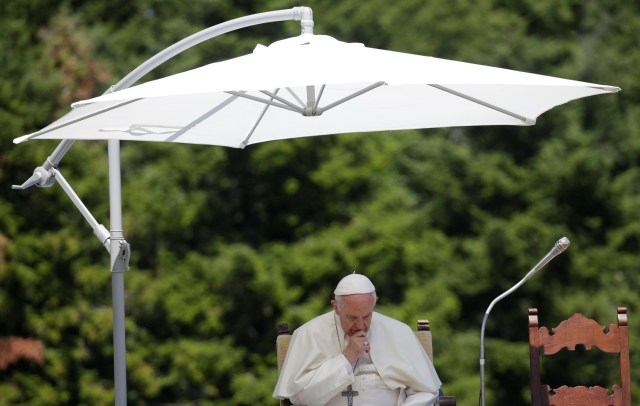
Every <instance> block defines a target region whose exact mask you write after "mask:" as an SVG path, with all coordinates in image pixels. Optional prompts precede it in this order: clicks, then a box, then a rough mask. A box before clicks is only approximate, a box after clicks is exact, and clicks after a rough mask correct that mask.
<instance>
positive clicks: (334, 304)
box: [331, 299, 340, 314]
mask: <svg viewBox="0 0 640 406" xmlns="http://www.w3.org/2000/svg"><path fill="white" fill-rule="evenodd" d="M331 306H333V310H335V311H336V313H338V314H340V308H339V307H338V302H337V301H336V300H335V299H333V300H332V301H331Z"/></svg>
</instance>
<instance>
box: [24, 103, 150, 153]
mask: <svg viewBox="0 0 640 406" xmlns="http://www.w3.org/2000/svg"><path fill="white" fill-rule="evenodd" d="M138 100H142V98H138V99H132V100H127V101H124V102H122V103H119V104H116V105H114V106H110V107H107V108H105V109H102V110H98V111H94V112H93V113H90V114H87V115H86V116H82V117H78V118H76V119H75V120H71V121H69V122H66V123H64V124H60V125H57V126H55V127H51V128H44V129H42V130H40V131H38V132H35V133H33V134H29V135H27V136H24V137H21V138H20V142H22V141H28V140H30V139H32V138H35V137H38V136H40V135H43V134H46V133H48V132H51V131H54V130H58V129H60V128H64V127H66V126H68V125H71V124H75V123H77V122H80V121H82V120H86V119H88V118H91V117H94V116H97V115H100V114H102V113H106V112H107V111H110V110H114V109H117V108H119V107H122V106H126V105H127V104H131V103H133V102H137V101H138Z"/></svg>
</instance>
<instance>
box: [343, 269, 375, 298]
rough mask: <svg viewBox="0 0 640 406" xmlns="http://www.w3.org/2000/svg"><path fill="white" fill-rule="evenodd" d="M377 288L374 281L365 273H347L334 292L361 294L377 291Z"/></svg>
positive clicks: (344, 294)
mask: <svg viewBox="0 0 640 406" xmlns="http://www.w3.org/2000/svg"><path fill="white" fill-rule="evenodd" d="M375 291H376V288H375V286H373V283H371V281H370V280H369V278H367V277H366V276H364V275H360V274H357V273H353V274H351V275H347V276H345V277H344V278H342V280H341V281H340V282H339V283H338V286H336V290H334V291H333V293H334V294H335V295H336V296H346V295H361V294H364V293H372V292H375Z"/></svg>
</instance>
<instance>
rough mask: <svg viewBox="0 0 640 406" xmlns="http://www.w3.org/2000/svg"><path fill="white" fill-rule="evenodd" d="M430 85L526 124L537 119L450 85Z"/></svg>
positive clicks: (531, 123) (532, 123)
mask: <svg viewBox="0 0 640 406" xmlns="http://www.w3.org/2000/svg"><path fill="white" fill-rule="evenodd" d="M429 86H431V87H435V88H436V89H438V90H442V91H443V92H447V93H449V94H452V95H454V96H458V97H461V98H463V99H466V100H469V101H470V102H473V103H477V104H479V105H481V106H484V107H487V108H490V109H492V110H495V111H497V112H500V113H502V114H506V115H508V116H511V117H513V118H517V119H518V120H520V121H522V122H523V123H524V124H526V125H534V124H535V123H536V120H535V119H531V118H528V117H525V116H521V115H520V114H518V113H514V112H513V111H509V110H506V109H503V108H502V107H498V106H495V105H493V104H491V103H487V102H485V101H482V100H480V99H476V98H475V97H472V96H469V95H467V94H464V93H460V92H458V91H455V90H453V89H449V88H448V87H444V86H441V85H434V84H430V85H429Z"/></svg>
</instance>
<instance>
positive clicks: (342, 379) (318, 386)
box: [289, 355, 354, 406]
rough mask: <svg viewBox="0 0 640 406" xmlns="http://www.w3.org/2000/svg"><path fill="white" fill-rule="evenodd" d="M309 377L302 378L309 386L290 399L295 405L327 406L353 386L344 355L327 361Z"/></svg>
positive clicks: (308, 374)
mask: <svg viewBox="0 0 640 406" xmlns="http://www.w3.org/2000/svg"><path fill="white" fill-rule="evenodd" d="M305 375H307V376H304V375H303V376H301V378H302V380H304V381H308V384H307V385H306V386H305V387H304V388H303V389H302V390H301V391H299V392H298V393H296V394H295V395H293V396H291V397H290V398H289V399H290V400H291V403H293V404H294V405H306V406H316V405H320V406H322V405H326V404H327V403H329V401H330V400H331V399H332V398H333V397H335V396H336V395H338V394H339V393H340V392H341V391H343V390H344V388H345V386H347V385H350V384H353V380H354V379H353V374H349V373H348V372H347V368H346V367H345V365H344V360H343V356H342V355H338V356H335V357H332V358H329V359H327V360H326V361H325V362H323V363H322V364H321V365H320V366H319V367H318V368H316V369H314V370H310V371H307V372H306V374H305Z"/></svg>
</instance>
